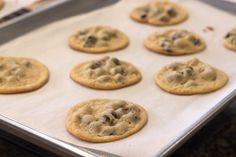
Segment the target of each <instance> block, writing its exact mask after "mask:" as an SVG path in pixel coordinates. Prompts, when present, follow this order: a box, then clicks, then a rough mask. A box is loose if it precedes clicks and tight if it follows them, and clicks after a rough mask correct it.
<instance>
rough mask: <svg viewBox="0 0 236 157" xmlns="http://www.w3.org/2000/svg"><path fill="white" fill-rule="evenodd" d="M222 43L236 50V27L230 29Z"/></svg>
mask: <svg viewBox="0 0 236 157" xmlns="http://www.w3.org/2000/svg"><path fill="white" fill-rule="evenodd" d="M224 45H225V47H226V48H228V49H230V50H233V51H236V28H233V29H231V30H230V31H229V32H228V33H227V34H226V35H225V39H224Z"/></svg>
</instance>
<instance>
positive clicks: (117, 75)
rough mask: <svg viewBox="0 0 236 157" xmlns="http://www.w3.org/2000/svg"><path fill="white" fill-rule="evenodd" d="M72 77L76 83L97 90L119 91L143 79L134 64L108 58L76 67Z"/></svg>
mask: <svg viewBox="0 0 236 157" xmlns="http://www.w3.org/2000/svg"><path fill="white" fill-rule="evenodd" d="M70 77H71V78H72V80H74V81H75V82H78V83H80V84H82V85H84V86H87V87H90V88H95V89H118V88H122V87H126V86H130V85H132V84H135V83H137V82H139V81H140V80H141V78H142V76H141V74H140V72H139V71H138V69H137V68H136V67H135V66H133V65H132V64H130V63H128V62H124V61H120V60H119V59H117V58H114V57H108V56H106V57H103V58H101V59H98V60H92V61H87V62H83V63H80V64H78V65H76V66H75V67H74V68H73V69H72V70H71V73H70Z"/></svg>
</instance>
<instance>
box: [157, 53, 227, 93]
mask: <svg viewBox="0 0 236 157" xmlns="http://www.w3.org/2000/svg"><path fill="white" fill-rule="evenodd" d="M227 81H228V76H227V75H226V74H225V73H224V72H222V71H220V70H218V69H216V68H214V67H212V66H210V65H208V64H206V63H203V62H201V61H200V60H198V59H196V58H195V59H192V60H189V61H187V62H174V63H172V64H170V65H167V66H164V67H163V68H162V69H161V70H160V71H158V72H157V74H156V75H155V82H156V84H157V85H158V86H159V87H160V88H162V89H163V90H165V91H167V92H169V93H173V94H180V95H190V94H201V93H209V92H212V91H215V90H217V89H220V88H221V87H223V86H224V85H225V84H226V83H227Z"/></svg>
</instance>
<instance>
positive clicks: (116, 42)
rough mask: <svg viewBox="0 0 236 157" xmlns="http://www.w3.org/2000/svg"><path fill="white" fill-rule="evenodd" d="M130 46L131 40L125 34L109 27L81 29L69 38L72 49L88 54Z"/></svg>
mask: <svg viewBox="0 0 236 157" xmlns="http://www.w3.org/2000/svg"><path fill="white" fill-rule="evenodd" d="M128 44H129V39H128V37H127V36H126V35H125V34H124V33H123V32H121V31H119V30H117V29H115V28H112V27H109V26H95V27H89V28H85V29H81V30H79V31H77V32H76V33H75V34H73V35H71V36H70V38H69V45H70V47H71V48H73V49H75V50H78V51H83V52H88V53H103V52H110V51H115V50H119V49H122V48H125V47H126V46H127V45H128Z"/></svg>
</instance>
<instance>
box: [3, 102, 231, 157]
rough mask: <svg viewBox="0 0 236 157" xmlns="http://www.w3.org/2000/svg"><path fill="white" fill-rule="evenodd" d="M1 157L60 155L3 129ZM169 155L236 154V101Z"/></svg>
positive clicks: (221, 156) (206, 156)
mask: <svg viewBox="0 0 236 157" xmlns="http://www.w3.org/2000/svg"><path fill="white" fill-rule="evenodd" d="M0 154H1V157H57V155H55V154H52V153H50V152H47V151H45V150H43V149H42V148H39V147H37V146H35V145H32V144H30V143H28V142H26V141H24V140H22V139H19V138H17V137H14V136H13V135H10V134H8V133H6V132H3V131H1V130H0ZM170 157H236V102H234V103H233V104H232V105H230V106H229V107H228V108H227V109H226V110H225V111H224V112H222V113H220V114H219V115H218V116H217V117H216V118H214V119H213V120H212V121H211V122H209V123H208V124H207V125H206V126H205V127H203V129H201V130H200V131H199V132H198V133H197V134H196V135H195V136H194V137H193V138H191V139H190V140H189V141H188V142H187V143H185V144H184V145H183V146H182V147H181V148H179V149H178V150H177V151H175V152H174V153H173V154H172V155H171V156H170Z"/></svg>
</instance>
